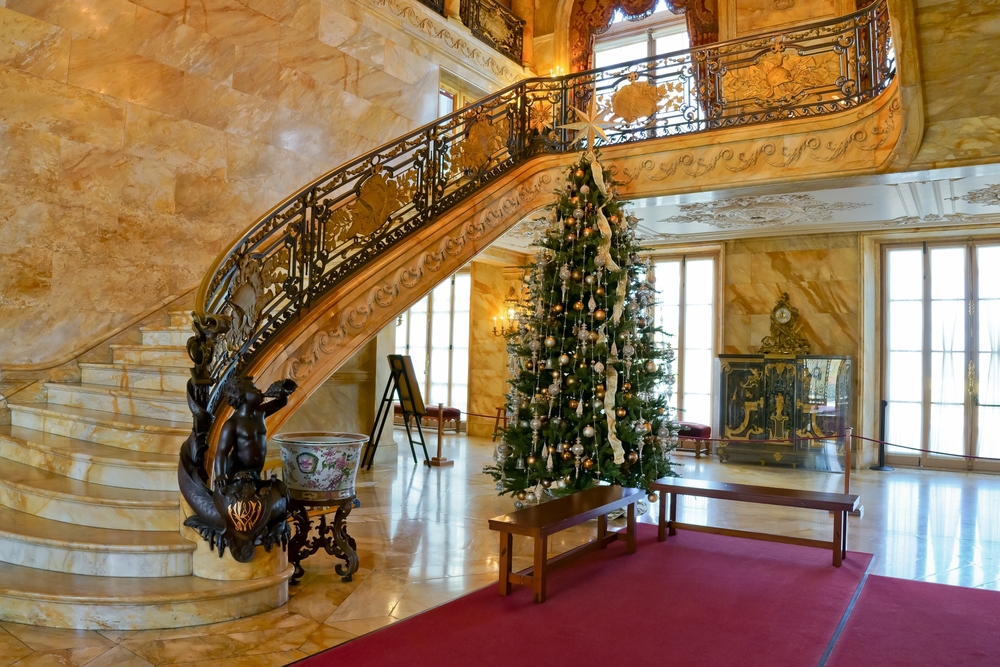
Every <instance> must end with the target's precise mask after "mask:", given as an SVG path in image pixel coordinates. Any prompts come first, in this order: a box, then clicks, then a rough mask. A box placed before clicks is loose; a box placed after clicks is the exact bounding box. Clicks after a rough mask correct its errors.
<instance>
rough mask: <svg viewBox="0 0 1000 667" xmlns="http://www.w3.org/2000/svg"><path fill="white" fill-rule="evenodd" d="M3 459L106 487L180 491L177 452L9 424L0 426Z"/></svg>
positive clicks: (0, 452) (0, 450)
mask: <svg viewBox="0 0 1000 667" xmlns="http://www.w3.org/2000/svg"><path fill="white" fill-rule="evenodd" d="M0 458H5V459H9V460H11V461H17V462H18V463H23V464H25V465H30V466H33V467H35V468H40V469H42V470H48V471H49V472H54V473H56V474H58V475H63V476H65V477H70V478H72V479H78V480H80V481H84V482H93V483H94V484H103V485H105V486H120V487H123V488H127V489H148V490H152V491H176V490H177V454H154V453H148V452H136V451H132V450H130V449H122V448H121V447H111V446H108V445H101V444H97V443H94V442H91V441H89V440H75V439H73V438H67V437H64V436H61V435H55V434H53V433H46V432H44V431H34V430H32V429H27V428H21V427H20V426H13V425H10V424H8V425H3V426H0Z"/></svg>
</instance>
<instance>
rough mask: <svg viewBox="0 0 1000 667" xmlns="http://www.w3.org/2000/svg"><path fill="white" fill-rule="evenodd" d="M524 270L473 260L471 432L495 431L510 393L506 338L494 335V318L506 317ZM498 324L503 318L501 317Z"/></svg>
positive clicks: (470, 378) (486, 434) (470, 381)
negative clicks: (511, 294)
mask: <svg viewBox="0 0 1000 667" xmlns="http://www.w3.org/2000/svg"><path fill="white" fill-rule="evenodd" d="M520 276H521V271H520V269H517V268H514V267H513V266H510V265H507V266H504V265H502V264H499V263H496V264H494V263H488V262H483V261H478V262H472V310H471V318H472V327H471V331H470V333H469V412H472V413H477V414H479V415H487V416H486V417H482V416H480V417H474V416H470V417H469V421H468V427H467V428H468V433H469V435H478V436H485V437H488V436H490V435H492V433H493V426H494V420H493V418H492V415H495V414H496V409H497V407H498V406H502V405H504V396H505V395H506V393H507V344H506V339H505V338H502V337H500V336H495V335H494V334H493V318H494V317H496V318H500V317H502V316H503V314H504V312H505V310H506V306H505V305H504V299H506V298H507V294H508V292H509V290H510V288H511V287H512V286H516V285H519V284H520ZM497 325H498V326H499V325H500V321H499V319H498V324H497Z"/></svg>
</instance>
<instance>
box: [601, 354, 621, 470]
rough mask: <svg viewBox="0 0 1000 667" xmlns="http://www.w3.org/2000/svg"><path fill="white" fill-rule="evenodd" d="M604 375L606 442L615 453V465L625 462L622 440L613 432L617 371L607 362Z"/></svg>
mask: <svg viewBox="0 0 1000 667" xmlns="http://www.w3.org/2000/svg"><path fill="white" fill-rule="evenodd" d="M606 376H607V384H605V387H606V389H605V390H604V414H605V416H606V417H607V418H608V442H610V443H611V451H613V452H614V454H615V456H614V462H615V465H621V464H622V463H624V462H625V449H624V448H623V447H622V441H621V440H619V439H618V434H617V433H616V432H615V393H616V392H617V391H618V371H616V370H615V367H614V366H611V365H610V364H609V365H608V368H607V371H606Z"/></svg>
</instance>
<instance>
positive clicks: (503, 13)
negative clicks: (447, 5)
mask: <svg viewBox="0 0 1000 667" xmlns="http://www.w3.org/2000/svg"><path fill="white" fill-rule="evenodd" d="M460 14H461V17H462V23H464V24H465V25H466V27H467V28H468V29H469V30H471V31H472V34H473V35H475V36H476V37H477V38H479V39H481V40H482V41H484V42H486V43H487V44H489V45H490V46H492V47H493V48H494V49H496V50H497V51H499V52H500V53H502V54H503V55H505V56H507V57H508V58H510V59H511V60H513V61H514V62H516V63H518V64H520V63H521V56H522V54H523V50H524V21H522V20H521V19H519V18H518V17H517V15H516V14H514V12H512V11H510V10H509V9H507V8H506V7H504V6H503V5H501V4H500V3H499V2H497V0H462V4H461V9H460Z"/></svg>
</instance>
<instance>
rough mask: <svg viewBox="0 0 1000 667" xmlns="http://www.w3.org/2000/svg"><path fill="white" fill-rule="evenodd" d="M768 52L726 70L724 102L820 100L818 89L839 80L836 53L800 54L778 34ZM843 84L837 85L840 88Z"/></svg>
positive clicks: (771, 103)
mask: <svg viewBox="0 0 1000 667" xmlns="http://www.w3.org/2000/svg"><path fill="white" fill-rule="evenodd" d="M773 41H774V43H773V46H772V47H771V50H770V52H769V53H767V54H765V55H763V56H761V57H759V58H758V59H757V60H756V61H755V62H754V64H753V65H750V66H749V67H740V68H738V69H733V70H730V71H729V72H727V73H726V74H725V76H724V78H723V84H722V85H723V91H724V94H725V97H726V102H727V103H728V104H737V103H745V104H750V105H752V106H757V107H761V108H769V107H777V106H785V105H789V104H796V103H802V102H806V101H818V100H820V99H822V97H823V95H822V94H821V93H818V92H815V91H816V90H818V89H824V90H830V89H831V87H834V86H837V85H838V81H839V80H840V79H841V72H840V61H839V59H838V56H837V54H836V53H818V54H816V55H812V56H802V55H800V54H799V53H798V52H796V50H795V49H794V48H787V47H786V46H785V44H784V42H783V41H782V36H781V35H776V36H775V37H774V40H773ZM844 85H848V84H843V85H840V88H841V89H843V86H844Z"/></svg>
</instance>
